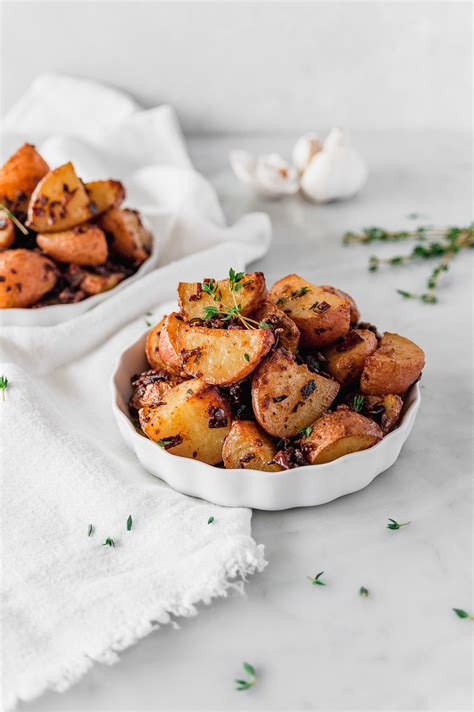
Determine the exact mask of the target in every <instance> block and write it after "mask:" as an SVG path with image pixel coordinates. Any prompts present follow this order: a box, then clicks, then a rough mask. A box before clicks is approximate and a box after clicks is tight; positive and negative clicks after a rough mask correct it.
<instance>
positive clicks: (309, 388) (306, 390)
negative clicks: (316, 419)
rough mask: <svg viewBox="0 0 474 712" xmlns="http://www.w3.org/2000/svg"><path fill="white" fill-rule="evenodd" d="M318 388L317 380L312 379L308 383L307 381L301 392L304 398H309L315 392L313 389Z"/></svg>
mask: <svg viewBox="0 0 474 712" xmlns="http://www.w3.org/2000/svg"><path fill="white" fill-rule="evenodd" d="M316 388H317V386H316V381H313V379H311V380H310V381H308V382H307V383H305V384H304V386H303V388H302V389H301V391H300V393H301V395H302V396H303V398H304V400H306V399H307V398H309V397H310V395H311V393H313V391H315V390H316Z"/></svg>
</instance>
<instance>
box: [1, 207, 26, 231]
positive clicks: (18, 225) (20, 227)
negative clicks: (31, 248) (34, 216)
mask: <svg viewBox="0 0 474 712" xmlns="http://www.w3.org/2000/svg"><path fill="white" fill-rule="evenodd" d="M0 210H3V212H4V213H6V215H7V216H8V217H9V218H10V220H11V221H12V223H13V224H14V225H16V227H17V228H18V229H19V230H20V231H21V232H22V233H23V235H28V230H27V229H26V227H25V226H24V225H23V223H21V222H20V221H19V220H18V218H17V217H16V216H15V215H14V214H13V213H12V211H11V210H9V209H8V208H7V206H6V205H4V204H3V203H0Z"/></svg>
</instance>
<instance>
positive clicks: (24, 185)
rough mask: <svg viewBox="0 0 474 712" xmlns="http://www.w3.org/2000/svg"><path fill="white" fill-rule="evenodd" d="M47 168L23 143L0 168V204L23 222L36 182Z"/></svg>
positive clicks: (30, 146) (34, 151)
mask: <svg viewBox="0 0 474 712" xmlns="http://www.w3.org/2000/svg"><path fill="white" fill-rule="evenodd" d="M48 171H49V166H48V164H47V163H46V161H45V160H44V159H43V158H42V157H41V156H40V154H39V153H38V151H37V150H36V149H35V147H34V146H32V145H31V144H30V143H24V144H23V146H21V147H20V148H19V149H18V151H16V152H15V153H14V154H13V155H12V156H10V158H9V159H8V161H7V162H6V163H5V164H4V165H3V166H2V168H0V203H3V205H5V207H7V208H8V209H9V210H11V211H12V212H13V213H16V214H17V215H18V217H19V218H20V219H21V220H23V219H24V218H25V217H26V211H27V209H28V203H29V200H30V198H31V195H32V193H33V191H34V189H35V188H36V186H37V184H38V182H39V181H40V180H41V179H42V178H43V177H44V176H45V175H46V174H47V173H48Z"/></svg>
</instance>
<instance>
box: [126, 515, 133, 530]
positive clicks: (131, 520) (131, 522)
mask: <svg viewBox="0 0 474 712" xmlns="http://www.w3.org/2000/svg"><path fill="white" fill-rule="evenodd" d="M132 526H133V519H132V515H131V514H129V515H128V519H127V531H128V532H129V531H131V529H132Z"/></svg>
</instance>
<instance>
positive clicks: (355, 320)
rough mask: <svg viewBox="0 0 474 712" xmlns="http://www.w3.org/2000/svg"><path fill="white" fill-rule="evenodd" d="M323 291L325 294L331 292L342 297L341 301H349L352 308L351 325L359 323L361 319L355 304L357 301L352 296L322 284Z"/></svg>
mask: <svg viewBox="0 0 474 712" xmlns="http://www.w3.org/2000/svg"><path fill="white" fill-rule="evenodd" d="M321 289H324V291H325V292H331V294H336V295H337V296H338V297H341V299H347V301H348V302H349V305H350V307H351V324H357V323H358V321H359V319H360V312H359V309H358V307H357V304H356V303H355V300H354V299H353V298H352V297H351V295H350V294H347V292H343V291H342V289H337V288H336V287H331V285H330V284H322V285H321Z"/></svg>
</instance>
